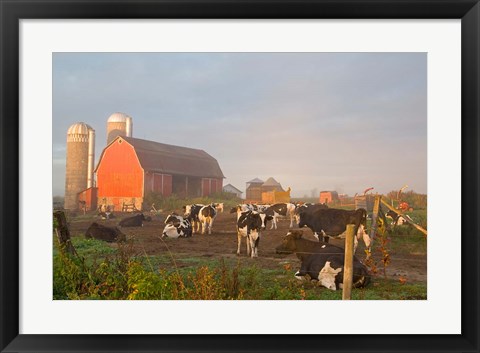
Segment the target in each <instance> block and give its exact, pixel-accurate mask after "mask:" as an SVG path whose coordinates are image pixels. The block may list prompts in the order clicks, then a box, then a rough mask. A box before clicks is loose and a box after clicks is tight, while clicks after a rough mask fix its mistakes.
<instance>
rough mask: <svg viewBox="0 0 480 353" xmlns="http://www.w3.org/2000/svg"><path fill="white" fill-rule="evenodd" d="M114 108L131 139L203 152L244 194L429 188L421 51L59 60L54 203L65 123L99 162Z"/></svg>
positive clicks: (61, 175) (67, 56) (61, 180)
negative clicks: (263, 183) (254, 187)
mask: <svg viewBox="0 0 480 353" xmlns="http://www.w3.org/2000/svg"><path fill="white" fill-rule="evenodd" d="M114 112H124V113H126V114H128V115H130V116H131V117H132V118H133V137H137V138H142V139H147V140H152V141H157V142H162V143H167V144H174V145H179V146H186V147H192V148H199V149H203V150H205V151H206V152H208V153H209V154H210V155H212V156H213V157H214V158H216V159H217V160H218V162H219V164H220V167H221V169H222V171H223V173H224V175H225V176H226V179H225V180H224V185H226V184H228V183H231V184H233V185H234V186H235V187H237V188H239V189H241V190H242V191H245V183H246V182H247V181H249V180H251V179H253V178H255V177H259V178H260V179H263V180H266V179H267V178H268V177H270V176H273V177H274V178H275V179H276V180H277V181H279V182H280V183H281V184H282V186H283V187H284V188H285V189H286V188H287V187H288V186H290V187H291V188H292V195H293V196H303V195H309V196H310V194H311V193H312V190H314V189H316V191H320V190H337V191H338V192H341V193H348V194H350V195H353V194H355V193H356V192H358V193H361V192H363V190H364V189H366V188H368V187H372V186H373V187H375V190H374V191H377V192H380V193H386V192H388V191H391V190H398V189H400V188H401V187H402V186H403V185H405V184H408V185H409V188H408V189H407V190H405V191H409V190H415V191H417V192H422V193H426V192H427V55H426V54H425V53H372V54H370V53H55V54H54V55H53V194H54V195H63V194H64V189H65V151H66V150H65V148H66V132H67V129H68V127H69V126H70V125H72V124H74V123H76V122H80V121H82V122H85V123H87V124H89V125H91V126H92V127H93V128H94V129H95V132H96V141H95V144H96V146H95V147H96V160H95V164H97V162H98V157H99V156H100V153H101V152H102V149H103V148H104V147H105V144H106V125H107V119H108V117H109V116H110V115H111V114H112V113H114ZM317 195H318V194H317ZM244 196H245V195H244Z"/></svg>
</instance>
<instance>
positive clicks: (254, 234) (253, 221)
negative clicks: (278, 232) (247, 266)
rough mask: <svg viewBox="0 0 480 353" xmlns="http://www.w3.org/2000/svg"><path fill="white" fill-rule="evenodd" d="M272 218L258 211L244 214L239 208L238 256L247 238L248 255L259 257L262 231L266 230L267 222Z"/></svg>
mask: <svg viewBox="0 0 480 353" xmlns="http://www.w3.org/2000/svg"><path fill="white" fill-rule="evenodd" d="M271 219H272V217H271V216H267V215H266V214H264V213H259V212H256V211H246V212H242V211H241V208H240V207H239V208H238V212H237V255H240V246H241V244H242V238H243V237H245V238H246V243H247V255H248V256H251V257H258V244H259V242H260V231H261V230H263V229H265V228H266V226H267V221H268V220H271Z"/></svg>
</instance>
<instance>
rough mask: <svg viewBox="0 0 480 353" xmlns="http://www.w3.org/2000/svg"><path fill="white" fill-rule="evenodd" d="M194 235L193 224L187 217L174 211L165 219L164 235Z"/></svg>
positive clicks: (175, 236) (173, 236)
mask: <svg viewBox="0 0 480 353" xmlns="http://www.w3.org/2000/svg"><path fill="white" fill-rule="evenodd" d="M191 236H192V224H191V223H190V221H189V220H188V219H186V218H183V217H182V216H179V215H177V214H175V213H172V214H171V215H169V216H168V217H167V219H166V220H165V228H164V229H163V233H162V237H167V238H180V237H182V238H187V237H191Z"/></svg>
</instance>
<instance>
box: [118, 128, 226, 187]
mask: <svg viewBox="0 0 480 353" xmlns="http://www.w3.org/2000/svg"><path fill="white" fill-rule="evenodd" d="M118 138H122V139H124V140H125V141H126V142H128V143H129V144H130V145H132V146H133V148H134V149H135V152H136V154H137V156H138V160H139V161H140V165H141V166H142V168H143V169H144V170H145V171H146V172H157V173H166V174H173V175H186V176H193V177H204V178H207V177H210V178H225V176H224V175H223V173H222V170H221V169H220V166H219V165H218V162H217V160H216V159H215V158H213V157H212V156H211V155H209V154H208V153H207V152H205V151H203V150H199V149H195V148H189V147H182V146H174V145H167V144H165V143H159V142H155V141H148V140H142V139H138V138H134V137H127V136H121V137H120V136H119V137H117V139H118ZM117 139H115V140H117ZM115 140H114V141H115ZM112 143H113V141H112Z"/></svg>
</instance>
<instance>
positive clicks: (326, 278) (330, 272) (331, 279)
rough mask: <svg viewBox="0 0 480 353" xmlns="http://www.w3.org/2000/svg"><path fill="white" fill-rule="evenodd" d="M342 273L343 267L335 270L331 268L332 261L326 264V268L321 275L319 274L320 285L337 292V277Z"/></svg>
mask: <svg viewBox="0 0 480 353" xmlns="http://www.w3.org/2000/svg"><path fill="white" fill-rule="evenodd" d="M341 271H342V268H341V267H339V268H337V269H335V268H333V267H331V266H330V261H327V262H325V266H324V267H323V268H322V269H321V271H320V273H319V274H318V283H319V284H320V285H322V286H324V287H325V288H328V289H331V290H337V285H336V281H335V277H336V276H337V274H338V273H339V272H341Z"/></svg>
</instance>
